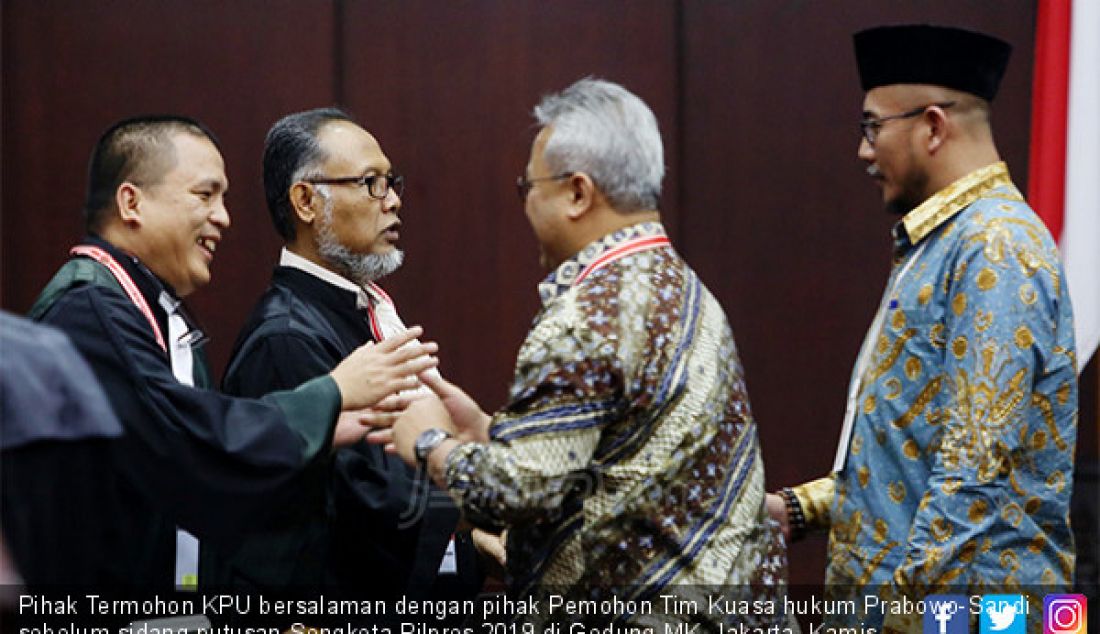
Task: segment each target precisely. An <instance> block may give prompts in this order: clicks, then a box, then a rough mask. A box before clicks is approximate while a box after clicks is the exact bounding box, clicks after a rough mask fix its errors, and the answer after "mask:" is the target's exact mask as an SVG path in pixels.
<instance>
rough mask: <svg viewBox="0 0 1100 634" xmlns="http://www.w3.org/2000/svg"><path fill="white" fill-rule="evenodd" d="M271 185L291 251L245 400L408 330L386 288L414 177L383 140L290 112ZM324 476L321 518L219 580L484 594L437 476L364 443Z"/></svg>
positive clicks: (243, 373) (338, 114)
mask: <svg viewBox="0 0 1100 634" xmlns="http://www.w3.org/2000/svg"><path fill="white" fill-rule="evenodd" d="M264 187H265V192H266V195H267V204H268V209H269V211H270V212H271V215H272V219H273V220H274V223H275V228H276V230H277V231H278V232H279V234H280V235H281V236H282V237H283V238H284V240H285V242H286V247H285V248H284V249H283V251H282V253H281V255H280V258H279V265H278V266H277V267H276V268H275V271H274V274H273V279H272V285H271V287H270V288H269V289H268V291H267V292H266V293H265V294H264V296H263V297H262V298H261V299H260V301H259V303H258V305H257V306H256V308H255V310H254V311H253V313H252V316H251V317H250V318H249V320H248V322H247V324H246V325H245V327H244V329H243V330H242V332H241V335H240V337H239V338H238V340H237V344H236V349H235V351H234V353H233V358H232V360H231V361H230V364H229V368H228V370H227V371H226V376H225V383H224V388H225V390H226V392H228V393H230V394H237V395H243V396H251V395H256V394H263V393H265V392H268V391H270V390H274V389H290V388H294V387H296V386H298V385H299V384H302V383H303V382H306V381H309V380H310V379H313V378H314V377H316V376H318V375H322V374H324V373H326V372H329V371H330V370H331V369H332V368H333V367H334V366H336V364H337V363H339V362H340V360H341V359H343V358H344V357H345V356H347V355H348V354H350V353H351V352H352V351H353V350H355V349H356V348H357V347H359V346H361V345H363V344H365V343H368V342H372V341H376V342H377V341H383V340H387V341H388V340H389V338H390V337H392V336H394V334H396V333H399V332H402V331H403V330H404V329H405V327H404V325H403V324H402V322H401V319H400V318H399V317H398V315H397V310H396V308H395V306H394V304H393V301H392V300H391V299H390V297H389V296H388V295H387V294H386V293H385V292H384V291H383V290H382V289H381V288H380V287H379V286H378V285H377V284H376V283H375V281H376V280H378V279H379V278H381V277H383V276H385V275H388V274H389V273H392V272H393V271H395V270H396V269H397V268H398V267H399V266H400V265H401V261H402V257H403V254H402V252H401V251H400V250H398V248H397V241H398V237H399V233H398V230H399V228H400V226H401V221H400V220H399V218H398V212H399V211H400V208H401V193H402V188H403V179H402V177H401V176H400V175H397V174H395V173H394V172H393V169H392V166H391V164H390V161H389V159H388V158H387V157H386V155H385V154H384V153H383V152H382V148H381V147H380V146H379V144H378V141H377V140H376V139H375V138H374V137H373V136H372V135H371V134H369V133H368V132H367V131H366V130H364V129H363V128H361V127H360V126H359V125H357V124H356V123H355V122H353V121H352V120H351V119H350V118H349V117H348V115H347V114H346V113H344V112H342V111H340V110H337V109H333V108H324V109H318V110H311V111H308V112H301V113H296V114H292V115H289V116H287V117H284V118H283V119H281V120H280V121H278V122H277V123H276V124H275V125H274V126H273V127H272V128H271V130H270V131H269V132H268V135H267V140H266V143H265V147H264ZM326 476H327V478H328V480H329V489H328V495H327V496H326V497H324V498H322V497H318V498H315V499H313V500H312V501H311V502H310V503H309V507H310V508H311V510H312V519H311V520H309V521H301V520H299V519H298V518H294V517H288V518H285V519H284V521H282V522H277V523H276V525H275V526H273V528H272V530H271V531H269V532H268V533H266V534H265V535H263V536H260V537H254V538H252V539H250V540H249V541H248V542H247V543H245V544H244V545H243V546H242V548H240V549H238V550H237V551H236V552H227V553H225V558H224V560H223V561H222V564H223V567H222V569H221V570H220V571H219V572H218V577H217V578H216V579H212V581H215V582H218V583H226V582H228V583H232V584H234V585H237V586H244V587H252V588H261V589H265V588H271V587H280V586H287V585H292V586H302V585H309V586H333V585H338V586H340V587H341V588H343V589H344V590H345V591H348V592H350V593H356V592H363V593H367V594H369V596H372V597H375V598H382V597H394V596H398V595H401V594H408V595H410V596H436V597H441V596H448V597H455V596H461V595H471V594H473V593H476V592H477V590H478V589H479V586H480V576H479V573H478V565H477V561H476V556H475V554H474V552H475V551H474V549H473V547H472V544H471V543H470V538H469V535H468V534H466V533H462V532H456V530H455V527H456V524H457V520H458V512H457V510H456V509H455V508H454V506H453V505H452V504H451V503H450V501H449V500H448V499H447V497H446V496H445V495H443V494H442V493H441V492H439V491H438V490H435V489H434V488H432V487H430V485H429V484H428V482H427V480H426V479H425V478H419V479H418V478H417V477H416V474H415V472H414V471H413V470H411V469H409V468H408V467H406V466H405V465H404V464H403V463H402V462H401V460H400V459H398V458H397V457H396V456H388V455H386V454H385V453H384V452H383V451H382V450H381V449H380V448H379V447H376V446H370V445H367V444H366V443H359V444H357V445H354V446H351V447H347V448H343V449H341V450H339V451H337V452H336V455H335V459H334V463H333V466H332V469H331V470H330V472H329V473H328V474H326Z"/></svg>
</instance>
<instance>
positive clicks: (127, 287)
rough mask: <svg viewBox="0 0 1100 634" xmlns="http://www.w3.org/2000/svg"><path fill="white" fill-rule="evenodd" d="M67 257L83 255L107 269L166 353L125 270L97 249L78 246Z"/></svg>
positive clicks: (145, 304) (155, 321)
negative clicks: (141, 315)
mask: <svg viewBox="0 0 1100 634" xmlns="http://www.w3.org/2000/svg"><path fill="white" fill-rule="evenodd" d="M69 255H83V256H85V257H89V258H91V259H93V260H95V261H96V262H99V263H100V264H102V265H103V266H105V267H107V270H108V271H110V272H111V275H114V276H115V279H116V280H118V283H119V284H120V285H122V290H124V291H126V294H127V295H129V296H130V301H131V302H133V303H134V306H137V308H138V310H140V311H141V314H143V315H145V319H146V320H147V321H148V322H149V326H151V327H152V328H153V335H154V336H155V337H156V338H157V345H159V346H160V349H161V350H163V351H165V352H168V346H166V345H165V344H164V336H163V335H161V334H160V326H158V325H157V320H156V317H153V311H152V310H150V309H149V304H148V303H147V302H146V301H145V296H143V295H142V294H141V291H139V290H138V287H137V284H135V283H134V280H133V279H132V278H131V277H130V274H129V273H127V272H126V269H124V268H122V265H121V264H119V263H118V261H117V260H115V259H114V258H113V257H111V254H110V253H107V252H106V251H104V250H103V249H101V248H99V247H94V246H89V245H79V246H75V247H73V248H72V249H71V250H70V251H69Z"/></svg>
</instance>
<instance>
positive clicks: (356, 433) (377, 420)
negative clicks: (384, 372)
mask: <svg viewBox="0 0 1100 634" xmlns="http://www.w3.org/2000/svg"><path fill="white" fill-rule="evenodd" d="M408 404H409V398H408V397H406V396H403V395H401V394H390V395H389V396H387V397H386V398H384V399H382V400H381V401H379V402H378V403H377V404H376V405H375V406H374V407H367V408H364V409H359V410H352V411H347V412H342V413H341V414H340V418H339V419H338V420H337V421H336V431H335V433H334V434H333V438H332V446H333V447H334V448H338V447H348V446H351V445H354V444H356V443H358V442H360V441H361V440H363V438H364V437H365V436H366V435H367V433H369V432H370V431H371V429H372V428H374V427H389V426H390V425H392V424H393V421H395V420H397V416H398V415H399V414H401V412H402V411H404V409H405V407H407V406H408Z"/></svg>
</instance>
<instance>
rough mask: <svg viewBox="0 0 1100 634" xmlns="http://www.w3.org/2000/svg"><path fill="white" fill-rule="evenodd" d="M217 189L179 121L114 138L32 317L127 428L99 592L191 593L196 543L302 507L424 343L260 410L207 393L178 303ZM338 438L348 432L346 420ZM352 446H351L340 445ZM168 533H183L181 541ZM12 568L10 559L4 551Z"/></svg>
mask: <svg viewBox="0 0 1100 634" xmlns="http://www.w3.org/2000/svg"><path fill="white" fill-rule="evenodd" d="M227 187H228V182H227V179H226V176H225V168H224V163H223V160H222V157H221V153H220V152H219V150H218V147H217V145H216V141H215V140H214V137H213V135H212V134H211V133H210V132H209V131H208V130H207V129H206V128H205V127H204V126H202V125H201V124H200V123H198V122H196V121H193V120H190V119H186V118H182V117H144V118H139V119H130V120H126V121H122V122H120V123H118V124H116V125H115V126H113V127H112V128H110V129H109V130H108V131H107V132H106V133H105V134H104V135H103V136H102V137H101V138H100V141H99V143H98V144H97V145H96V148H95V150H94V151H93V154H92V160H91V163H90V169H89V186H88V196H87V201H86V204H85V216H86V225H87V229H88V232H89V237H88V238H87V239H86V240H85V241H84V242H83V243H82V244H80V245H78V246H77V247H75V248H74V249H73V251H72V255H73V256H74V257H73V258H72V259H71V260H69V261H68V262H67V263H66V264H65V265H64V266H63V267H62V268H61V270H60V271H58V273H57V274H56V275H55V276H54V278H53V279H52V280H51V281H50V283H49V284H48V285H47V286H46V288H45V289H44V290H43V292H42V295H41V296H40V297H39V299H38V301H37V302H36V304H35V306H34V307H33V308H32V309H31V315H32V317H34V318H36V319H38V320H41V321H43V322H45V323H48V324H51V325H53V326H55V327H57V328H59V329H60V330H62V331H64V332H65V333H66V334H67V335H68V336H69V338H70V340H71V341H72V343H73V344H74V345H75V347H76V348H77V350H78V351H79V352H80V353H81V355H82V356H83V357H84V359H85V360H86V361H87V362H88V364H89V366H90V367H91V369H92V371H93V373H94V374H95V375H96V377H97V378H98V379H99V381H100V383H101V384H102V386H103V390H104V392H105V393H106V395H107V398H108V400H109V402H110V404H111V407H112V409H113V411H114V413H115V415H116V416H117V418H118V420H119V421H120V422H121V424H122V429H123V435H122V437H121V438H119V439H118V441H117V443H116V448H115V450H114V451H113V452H112V459H111V460H110V462H109V463H108V464H104V465H102V466H101V468H102V469H105V470H108V471H109V472H110V473H111V474H113V477H114V479H115V484H116V490H115V493H116V499H117V500H118V504H114V505H103V506H102V507H100V508H98V509H97V512H99V513H102V514H110V515H111V522H112V526H113V531H112V533H111V534H110V535H108V536H105V537H104V540H103V543H101V544H100V545H99V547H100V548H101V549H102V550H103V551H104V552H107V553H109V554H110V556H109V557H106V558H104V560H103V565H102V569H101V570H98V571H97V573H96V575H95V581H96V582H97V583H102V584H104V585H111V586H126V587H142V588H146V589H150V588H169V587H172V585H173V584H174V585H175V586H177V587H180V586H182V587H192V586H194V585H195V581H196V578H197V552H196V551H197V543H196V536H197V537H198V538H200V539H202V540H204V541H205V540H211V541H212V542H214V543H233V542H235V541H236V540H238V539H239V538H240V537H241V535H242V533H243V532H245V531H248V530H254V529H255V528H256V527H258V526H261V525H262V523H263V521H264V518H265V515H266V513H267V512H269V511H270V510H271V509H273V508H276V507H279V506H281V505H285V504H288V500H290V501H292V500H294V499H297V497H300V496H301V495H303V494H304V493H305V491H304V490H305V489H306V488H308V486H309V485H310V484H311V483H310V479H309V477H308V474H309V472H310V471H311V470H317V469H324V468H325V464H324V463H325V461H326V459H327V457H328V453H329V452H328V450H329V447H330V446H332V444H333V441H334V433H335V436H336V437H339V438H344V437H347V436H348V433H347V432H341V430H340V429H339V426H336V425H334V423H335V421H336V420H337V414H338V413H339V411H340V410H341V409H348V410H354V409H359V408H363V407H366V406H370V405H375V404H378V403H379V402H380V401H381V400H382V399H383V398H385V397H387V396H389V395H390V394H393V393H395V392H397V391H399V390H402V389H408V388H409V387H411V386H415V385H416V380H415V378H414V377H412V376H411V373H413V372H414V371H415V370H416V368H419V367H432V366H434V364H435V361H434V359H432V358H431V357H430V356H428V355H429V354H430V353H431V352H432V351H434V344H427V345H419V344H414V345H410V346H406V347H404V348H402V349H400V350H398V347H399V346H400V345H401V344H402V343H404V342H407V341H410V340H411V339H412V338H414V337H415V336H417V335H419V334H420V330H419V329H418V328H413V329H411V330H410V331H409V332H408V333H406V334H405V335H403V337H395V338H394V341H393V342H392V343H391V342H386V343H385V344H381V345H378V346H373V347H364V348H361V349H359V350H357V351H356V352H355V353H354V354H353V355H352V356H351V357H349V358H348V360H347V362H346V363H344V364H342V365H341V366H339V367H337V368H335V369H334V370H333V371H332V372H331V373H330V374H326V375H324V376H319V377H318V378H316V379H315V380H313V381H310V382H308V383H305V384H303V385H301V386H297V389H295V390H293V391H286V392H280V393H273V394H269V395H267V396H265V397H264V398H262V399H259V400H255V399H241V398H230V397H227V396H223V395H221V394H218V393H217V392H215V391H211V390H207V389H196V388H204V387H206V386H207V384H208V383H209V379H208V377H209V373H208V372H207V370H206V366H205V361H204V358H203V355H202V354H201V348H200V346H201V344H202V342H203V339H204V338H203V336H202V333H201V331H199V330H198V329H197V328H196V326H195V322H194V320H193V319H191V317H190V316H189V315H188V313H187V311H186V310H185V309H184V307H183V306H182V304H181V301H180V298H182V297H185V296H186V295H188V294H190V293H191V292H192V291H194V290H195V289H197V288H199V287H201V286H203V285H205V284H207V283H208V282H209V280H210V263H211V261H212V260H213V257H214V252H215V251H216V249H217V245H218V242H219V240H220V238H221V234H222V232H223V231H224V230H226V229H227V228H228V226H229V215H228V212H227V211H226V208H225V204H224V198H223V197H224V194H225V191H226V188H227ZM341 422H342V424H344V426H345V427H346V426H347V425H351V426H353V427H354V426H355V425H356V424H357V423H356V421H354V420H353V419H351V418H347V417H345V418H344V419H342V420H341ZM351 436H352V437H355V436H361V432H359V433H356V431H352V432H351ZM177 527H179V529H180V530H178V531H177ZM13 555H14V556H15V557H16V559H18V557H19V553H13Z"/></svg>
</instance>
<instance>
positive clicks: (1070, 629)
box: [1043, 594, 1088, 634]
mask: <svg viewBox="0 0 1100 634" xmlns="http://www.w3.org/2000/svg"><path fill="white" fill-rule="evenodd" d="M1086 632H1088V604H1087V603H1086V600H1085V595H1083V594H1048V595H1047V596H1046V597H1044V598H1043V634H1086Z"/></svg>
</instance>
